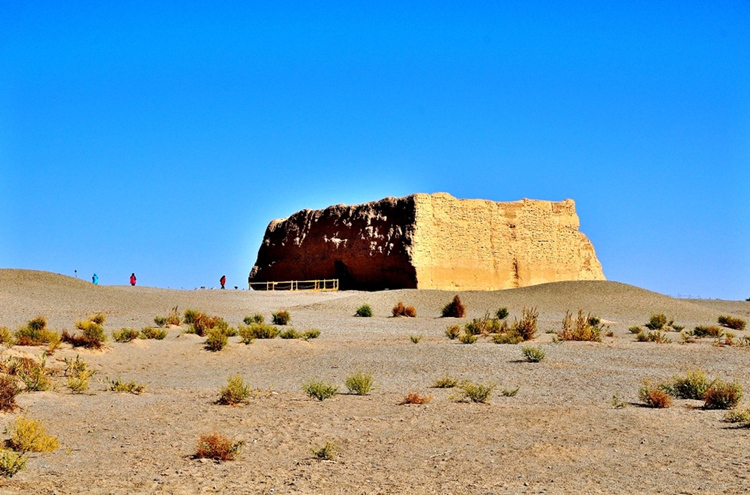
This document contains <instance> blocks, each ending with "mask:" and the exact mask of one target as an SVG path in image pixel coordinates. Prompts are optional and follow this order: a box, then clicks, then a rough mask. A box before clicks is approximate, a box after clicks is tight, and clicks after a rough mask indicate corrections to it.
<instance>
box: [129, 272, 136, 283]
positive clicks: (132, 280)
mask: <svg viewBox="0 0 750 495" xmlns="http://www.w3.org/2000/svg"><path fill="white" fill-rule="evenodd" d="M130 285H135V273H131V274H130Z"/></svg>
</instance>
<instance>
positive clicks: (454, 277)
mask: <svg viewBox="0 0 750 495" xmlns="http://www.w3.org/2000/svg"><path fill="white" fill-rule="evenodd" d="M578 227H579V221H578V216H577V215H576V212H575V203H574V202H573V201H572V200H565V201H561V202H551V201H537V200H528V199H524V200H521V201H517V202H510V203H498V202H494V201H486V200H464V199H456V198H454V197H453V196H451V195H449V194H445V193H437V194H431V195H429V194H415V195H412V196H408V197H405V198H385V199H383V200H380V201H375V202H372V203H366V204H362V205H355V206H350V207H348V206H345V205H336V206H331V207H328V208H326V209H323V210H303V211H300V212H297V213H295V214H294V215H292V216H291V217H289V218H286V219H283V220H274V221H272V222H271V224H270V225H269V226H268V228H267V230H266V235H265V237H264V239H263V244H262V245H261V247H260V250H259V252H258V260H257V261H256V263H255V266H254V267H253V269H252V272H251V273H250V280H251V281H258V282H264V281H281V280H308V279H321V278H338V279H340V281H341V288H342V289H347V288H350V289H364V290H375V289H384V288H391V289H395V288H421V289H457V290H458V289H461V290H472V289H475V290H492V289H507V288H512V287H523V286H527V285H534V284H540V283H544V282H555V281H562V280H604V274H603V272H602V267H601V264H600V263H599V261H598V259H597V258H596V253H595V252H594V247H593V245H592V244H591V242H590V241H589V240H588V238H586V236H585V235H583V234H582V233H580V232H579V231H578Z"/></svg>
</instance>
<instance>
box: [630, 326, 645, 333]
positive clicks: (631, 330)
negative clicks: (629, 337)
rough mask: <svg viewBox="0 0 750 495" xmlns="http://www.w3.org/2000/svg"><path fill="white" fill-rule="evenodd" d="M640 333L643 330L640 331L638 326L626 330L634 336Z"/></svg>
mask: <svg viewBox="0 0 750 495" xmlns="http://www.w3.org/2000/svg"><path fill="white" fill-rule="evenodd" d="M642 331H643V330H641V327H639V326H632V327H630V328H628V332H630V333H632V334H634V335H638V334H639V333H641V332H642Z"/></svg>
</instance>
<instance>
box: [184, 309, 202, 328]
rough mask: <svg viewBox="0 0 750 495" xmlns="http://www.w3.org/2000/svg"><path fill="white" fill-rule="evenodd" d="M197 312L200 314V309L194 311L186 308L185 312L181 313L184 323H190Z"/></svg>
mask: <svg viewBox="0 0 750 495" xmlns="http://www.w3.org/2000/svg"><path fill="white" fill-rule="evenodd" d="M199 314H201V312H200V311H196V310H194V309H190V308H188V309H186V310H185V313H183V316H184V320H185V324H186V325H192V324H193V322H194V321H195V317H196V316H198V315H199Z"/></svg>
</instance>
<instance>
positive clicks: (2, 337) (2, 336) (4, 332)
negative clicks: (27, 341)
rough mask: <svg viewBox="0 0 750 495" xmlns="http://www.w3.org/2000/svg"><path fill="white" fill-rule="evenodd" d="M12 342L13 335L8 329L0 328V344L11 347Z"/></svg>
mask: <svg viewBox="0 0 750 495" xmlns="http://www.w3.org/2000/svg"><path fill="white" fill-rule="evenodd" d="M13 340H14V339H13V334H12V333H11V331H10V330H9V329H8V327H0V344H2V345H7V346H12V345H13Z"/></svg>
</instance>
